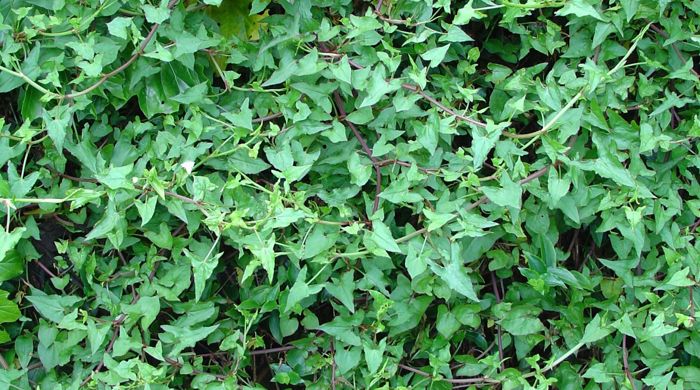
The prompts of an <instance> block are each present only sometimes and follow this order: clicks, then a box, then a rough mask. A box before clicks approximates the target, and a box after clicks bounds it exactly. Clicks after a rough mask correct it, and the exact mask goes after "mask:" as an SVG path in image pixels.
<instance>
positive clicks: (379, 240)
mask: <svg viewBox="0 0 700 390" xmlns="http://www.w3.org/2000/svg"><path fill="white" fill-rule="evenodd" d="M370 237H371V239H372V241H374V243H375V244H377V245H378V246H379V247H380V248H382V249H384V250H385V251H387V252H394V253H401V248H399V246H398V245H397V244H396V240H394V237H392V235H391V231H390V230H389V227H387V226H386V225H385V224H384V223H382V222H381V221H374V222H373V223H372V233H371V234H370Z"/></svg>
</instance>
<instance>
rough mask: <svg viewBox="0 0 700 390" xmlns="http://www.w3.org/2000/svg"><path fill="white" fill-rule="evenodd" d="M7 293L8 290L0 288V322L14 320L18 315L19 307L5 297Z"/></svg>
mask: <svg viewBox="0 0 700 390" xmlns="http://www.w3.org/2000/svg"><path fill="white" fill-rule="evenodd" d="M9 295H10V293H9V292H7V291H5V290H0V324H1V323H4V322H15V321H17V320H18V319H19V317H20V312H19V307H18V306H17V304H16V303H14V302H12V301H11V300H9V299H8V298H7V297H8V296H9Z"/></svg>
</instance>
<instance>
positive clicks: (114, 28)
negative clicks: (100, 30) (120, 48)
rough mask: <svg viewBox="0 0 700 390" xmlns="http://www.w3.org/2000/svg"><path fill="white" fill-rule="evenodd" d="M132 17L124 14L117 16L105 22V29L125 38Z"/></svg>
mask: <svg viewBox="0 0 700 390" xmlns="http://www.w3.org/2000/svg"><path fill="white" fill-rule="evenodd" d="M132 20H133V18H131V17H125V16H117V17H116V18H114V19H112V20H111V21H110V22H109V23H107V31H109V33H110V34H112V35H114V36H115V37H117V38H121V39H127V38H128V36H127V33H128V30H129V27H131V24H132Z"/></svg>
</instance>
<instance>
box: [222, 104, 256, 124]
mask: <svg viewBox="0 0 700 390" xmlns="http://www.w3.org/2000/svg"><path fill="white" fill-rule="evenodd" d="M240 108H241V110H240V111H239V112H238V113H236V114H232V113H229V112H224V113H222V115H223V116H224V118H226V119H228V120H229V121H230V122H231V123H233V124H234V125H235V126H238V127H242V128H244V129H248V130H253V112H252V111H251V110H250V107H249V104H248V99H245V100H244V101H243V104H241V107H240Z"/></svg>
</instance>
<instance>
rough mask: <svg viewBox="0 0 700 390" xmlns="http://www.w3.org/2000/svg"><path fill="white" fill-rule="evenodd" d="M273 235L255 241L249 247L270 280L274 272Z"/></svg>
mask: <svg viewBox="0 0 700 390" xmlns="http://www.w3.org/2000/svg"><path fill="white" fill-rule="evenodd" d="M274 246H275V236H274V234H273V235H272V237H270V238H268V239H267V240H266V241H264V242H262V241H260V242H257V243H256V244H255V245H254V246H252V247H250V251H251V252H252V253H253V255H254V256H255V258H256V259H258V260H259V261H260V264H262V266H263V269H264V270H265V271H266V272H267V277H268V279H269V280H270V282H272V278H273V276H274V274H275V251H274V249H273V248H274Z"/></svg>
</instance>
